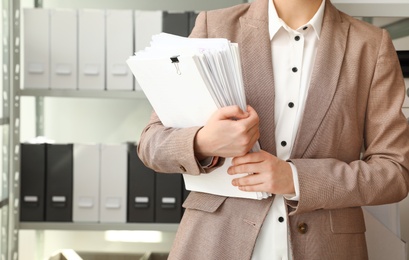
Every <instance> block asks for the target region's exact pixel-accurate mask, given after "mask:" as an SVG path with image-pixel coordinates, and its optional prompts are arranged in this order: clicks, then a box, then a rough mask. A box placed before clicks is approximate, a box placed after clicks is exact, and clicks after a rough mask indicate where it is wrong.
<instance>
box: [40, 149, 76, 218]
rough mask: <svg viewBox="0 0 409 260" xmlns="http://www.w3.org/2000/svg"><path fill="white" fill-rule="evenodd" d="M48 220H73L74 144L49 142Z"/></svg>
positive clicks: (46, 216) (46, 215) (46, 214)
mask: <svg viewBox="0 0 409 260" xmlns="http://www.w3.org/2000/svg"><path fill="white" fill-rule="evenodd" d="M46 165H47V168H46V169H47V188H46V211H45V212H46V213H45V220H46V221H56V222H58V221H63V222H71V221H72V186H73V145H72V144H47V164H46Z"/></svg>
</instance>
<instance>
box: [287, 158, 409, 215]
mask: <svg viewBox="0 0 409 260" xmlns="http://www.w3.org/2000/svg"><path fill="white" fill-rule="evenodd" d="M291 161H292V162H293V163H294V165H295V166H296V167H297V169H298V172H299V176H298V177H299V185H300V200H299V202H298V203H295V202H288V203H289V204H290V205H293V206H295V208H296V210H295V211H294V212H293V213H292V214H299V213H304V212H310V211H313V210H318V209H338V208H346V207H357V206H365V205H379V204H387V203H393V202H398V201H400V200H402V199H403V198H405V197H406V196H407V194H408V187H409V177H408V176H409V172H408V170H407V169H406V168H404V167H402V166H401V165H400V164H399V163H396V162H395V161H392V160H390V159H384V158H381V157H379V158H372V159H369V160H368V161H362V160H357V161H354V162H351V163H349V164H348V163H345V162H342V161H339V160H336V159H294V160H291Z"/></svg>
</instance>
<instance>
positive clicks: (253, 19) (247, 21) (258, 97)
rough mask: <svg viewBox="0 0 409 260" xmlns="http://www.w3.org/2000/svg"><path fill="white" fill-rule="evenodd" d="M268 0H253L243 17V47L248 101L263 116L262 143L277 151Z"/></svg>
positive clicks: (264, 147)
mask: <svg viewBox="0 0 409 260" xmlns="http://www.w3.org/2000/svg"><path fill="white" fill-rule="evenodd" d="M267 1H268V0H257V1H255V2H253V3H252V5H251V7H250V10H249V12H248V13H247V14H246V15H245V16H243V17H241V19H240V25H241V34H240V37H239V48H240V55H241V57H242V59H241V60H242V69H243V80H244V86H245V90H246V97H247V101H248V104H250V105H251V106H252V107H253V108H254V109H255V110H256V111H257V113H258V115H259V117H260V132H261V133H260V134H261V137H260V144H261V146H262V149H263V150H266V151H268V152H270V153H272V154H276V149H275V140H274V139H275V138H274V136H275V135H274V132H275V124H274V78H273V65H272V57H271V43H270V38H269V31H268V8H267V6H268V5H267V4H268V2H267Z"/></svg>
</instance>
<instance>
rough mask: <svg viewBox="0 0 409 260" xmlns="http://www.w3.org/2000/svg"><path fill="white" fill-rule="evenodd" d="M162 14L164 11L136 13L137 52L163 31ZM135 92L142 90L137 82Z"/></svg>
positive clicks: (138, 11)
mask: <svg viewBox="0 0 409 260" xmlns="http://www.w3.org/2000/svg"><path fill="white" fill-rule="evenodd" d="M162 14H163V12H162V11H140V10H137V11H135V13H134V17H135V19H134V20H135V26H134V29H135V48H134V49H135V51H140V50H143V49H144V48H145V47H147V46H149V44H150V41H151V39H152V36H153V35H155V34H158V33H161V32H162V31H163V29H162V21H163V18H162ZM147 24H149V26H146V25H147ZM135 90H139V91H141V90H142V89H141V87H140V86H139V83H138V82H137V81H136V80H135Z"/></svg>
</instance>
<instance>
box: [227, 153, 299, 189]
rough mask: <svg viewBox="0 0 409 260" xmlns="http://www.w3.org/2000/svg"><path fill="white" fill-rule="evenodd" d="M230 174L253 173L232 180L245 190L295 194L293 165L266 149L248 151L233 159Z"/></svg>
mask: <svg viewBox="0 0 409 260" xmlns="http://www.w3.org/2000/svg"><path fill="white" fill-rule="evenodd" d="M227 172H228V173H229V174H231V175H234V174H239V173H253V174H249V175H248V176H245V177H241V178H236V179H234V180H233V181H232V184H233V185H234V186H237V187H238V188H239V189H240V190H243V191H257V192H268V193H272V194H294V193H295V188H294V181H293V174H292V170H291V166H290V164H289V163H288V162H286V161H283V160H281V159H279V158H277V157H276V156H274V155H272V154H270V153H267V152H266V151H260V152H254V153H248V154H246V155H244V156H241V157H235V158H233V160H232V166H230V168H229V169H228V171H227Z"/></svg>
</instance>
